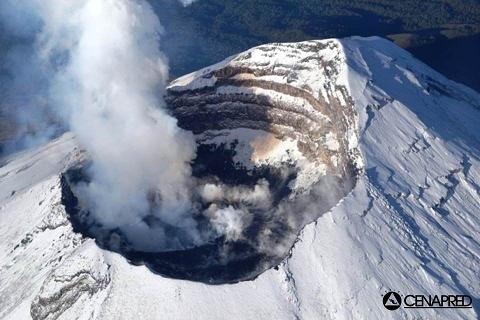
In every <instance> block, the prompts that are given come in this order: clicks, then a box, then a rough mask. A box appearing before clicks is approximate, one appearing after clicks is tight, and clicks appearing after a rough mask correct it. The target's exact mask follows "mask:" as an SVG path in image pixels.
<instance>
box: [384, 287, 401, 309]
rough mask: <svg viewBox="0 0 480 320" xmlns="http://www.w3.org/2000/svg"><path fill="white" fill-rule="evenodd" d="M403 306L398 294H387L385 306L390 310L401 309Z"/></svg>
mask: <svg viewBox="0 0 480 320" xmlns="http://www.w3.org/2000/svg"><path fill="white" fill-rule="evenodd" d="M401 304H402V300H401V297H400V295H399V294H398V293H396V292H393V291H391V292H387V293H386V294H385V295H384V296H383V305H384V307H385V308H387V309H388V310H396V309H398V308H400V305H401Z"/></svg>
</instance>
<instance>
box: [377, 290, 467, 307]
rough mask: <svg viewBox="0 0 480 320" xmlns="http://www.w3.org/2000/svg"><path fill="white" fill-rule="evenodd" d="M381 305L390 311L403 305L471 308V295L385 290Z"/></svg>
mask: <svg viewBox="0 0 480 320" xmlns="http://www.w3.org/2000/svg"><path fill="white" fill-rule="evenodd" d="M382 296H383V298H382V302H383V306H384V307H385V308H386V309H387V310H390V311H394V310H397V309H399V308H400V307H403V308H405V309H414V308H422V309H439V308H450V309H465V308H472V297H471V296H469V295H465V294H457V295H453V294H448V295H446V294H442V295H436V294H435V295H424V294H407V295H401V294H400V292H395V291H386V292H385V294H383V295H382Z"/></svg>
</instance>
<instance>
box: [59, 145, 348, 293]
mask: <svg viewBox="0 0 480 320" xmlns="http://www.w3.org/2000/svg"><path fill="white" fill-rule="evenodd" d="M235 147H236V142H235V141H234V142H232V143H230V144H229V145H227V144H219V145H214V144H206V145H199V147H198V150H197V158H196V159H195V161H194V162H193V163H192V172H193V175H194V177H195V178H196V179H198V181H200V182H201V183H205V182H209V181H212V180H216V181H217V182H218V181H219V182H221V183H223V184H225V185H231V186H239V185H242V186H253V185H255V184H256V183H257V182H258V180H259V179H265V180H267V181H268V182H269V186H270V193H271V195H272V206H271V208H268V209H258V208H250V212H251V213H252V215H253V221H252V222H251V223H250V224H249V225H248V227H247V228H245V230H243V233H242V234H243V237H242V238H240V239H238V240H235V241H232V240H228V239H226V238H225V236H218V237H216V238H214V239H213V240H212V241H210V242H208V243H206V244H204V245H201V246H197V247H193V248H189V249H184V250H177V251H164V252H144V251H141V250H138V249H136V248H135V247H134V246H132V245H131V243H130V241H129V239H128V238H127V237H126V236H125V234H124V233H123V232H122V230H120V229H119V228H116V229H108V228H105V227H104V226H102V225H100V224H99V223H98V222H96V221H95V220H94V219H93V218H92V215H91V214H90V212H89V211H88V209H87V208H81V207H79V201H78V199H77V197H76V195H75V185H76V184H78V183H79V182H84V183H88V182H89V179H90V178H89V177H88V175H87V173H86V172H87V171H88V170H86V168H87V167H88V165H85V166H83V167H76V168H72V169H70V170H68V171H66V172H65V173H64V174H63V176H62V203H63V204H64V206H65V208H66V211H67V213H68V215H69V219H70V221H71V223H72V225H73V228H74V231H75V232H79V233H81V234H83V235H84V236H86V237H89V238H93V239H95V240H96V242H97V244H98V245H99V246H100V247H101V248H103V249H106V250H110V251H114V252H118V253H120V254H122V255H123V256H124V257H125V258H126V259H127V260H128V261H129V262H130V263H132V264H135V265H142V264H144V265H146V266H147V267H148V268H149V269H150V270H151V271H152V272H155V273H158V274H160V275H162V276H167V277H171V278H177V279H186V280H192V281H200V282H204V283H209V284H222V283H235V282H239V281H243V280H249V279H253V278H255V277H256V276H258V275H259V274H260V273H262V272H263V271H265V270H267V269H269V268H272V267H274V266H276V265H278V264H279V263H280V262H281V261H282V260H283V259H284V258H285V256H286V255H288V252H289V249H290V248H291V246H292V245H293V244H294V242H295V239H296V237H297V234H298V232H299V231H300V230H301V228H302V227H303V226H304V225H305V224H306V223H309V222H311V221H313V220H314V219H315V218H317V217H318V215H319V214H318V213H315V214H313V215H310V216H309V215H306V216H304V215H302V214H301V213H302V210H307V211H308V206H309V205H310V203H312V201H315V202H316V205H315V206H316V209H317V210H318V211H316V212H325V211H327V210H328V209H329V208H330V207H331V206H333V205H334V204H335V203H336V202H337V201H338V200H339V199H337V198H338V197H343V196H344V195H346V194H347V192H348V191H349V190H351V185H350V184H345V183H343V181H342V180H341V179H340V178H332V177H327V179H330V180H329V183H330V184H333V185H335V188H337V189H338V190H336V191H335V192H337V193H338V196H336V197H333V198H332V197H330V196H328V195H325V194H322V192H321V191H320V190H321V189H322V188H318V190H317V191H316V189H315V188H312V191H311V192H310V193H308V194H306V195H304V196H302V197H303V199H301V198H302V197H297V198H295V199H296V200H295V201H292V200H289V199H288V197H289V196H290V194H291V190H290V188H289V187H288V184H289V182H290V181H292V180H294V179H295V178H296V173H297V172H296V170H295V169H294V167H293V166H291V165H285V166H284V167H259V168H257V169H255V170H253V171H248V170H247V169H246V168H243V167H241V166H238V165H236V164H235V163H234V162H233V156H234V155H235V152H236V151H235ZM332 179H334V180H332ZM298 198H300V199H298ZM199 206H203V207H206V206H207V204H206V203H201V200H199ZM279 207H284V209H285V210H284V213H283V214H279V212H278V211H279ZM285 212H288V214H293V215H296V218H295V219H293V220H294V221H295V223H294V224H293V225H292V223H291V222H290V223H287V222H286V219H284V218H285V216H284V214H285ZM145 219H146V220H147V221H146V222H147V223H155V221H154V218H151V220H152V221H148V220H150V218H149V217H146V218H145ZM197 220H198V221H197V222H198V225H199V227H200V228H204V229H208V228H211V226H209V224H208V221H206V219H205V218H202V216H198V218H197ZM290 220H292V219H290ZM265 229H268V231H269V232H268V234H269V236H268V237H264V236H262V234H264V231H265ZM165 232H166V233H167V235H168V234H169V233H170V235H171V236H174V235H175V232H176V231H175V230H174V229H171V230H168V228H167V230H165ZM260 243H261V244H262V248H263V249H261V248H260ZM265 244H266V245H267V247H268V246H271V248H272V250H271V251H270V250H265ZM276 247H281V248H282V249H280V250H278V248H276Z"/></svg>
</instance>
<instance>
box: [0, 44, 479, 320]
mask: <svg viewBox="0 0 480 320" xmlns="http://www.w3.org/2000/svg"><path fill="white" fill-rule="evenodd" d="M312 43H318V44H322V47H324V49H322V50H321V51H319V54H321V55H322V58H323V60H325V61H331V62H332V63H333V66H336V67H337V68H339V69H340V70H342V71H341V72H340V76H339V79H337V80H336V81H340V82H343V84H344V85H345V86H346V87H347V88H348V92H349V94H350V95H351V96H352V97H353V99H354V101H355V107H356V110H357V113H358V115H359V127H358V128H356V130H358V133H359V134H358V139H357V135H356V134H352V132H348V133H346V134H347V135H349V139H351V141H352V145H354V144H355V143H356V142H358V144H359V147H360V150H361V152H362V159H359V160H358V161H360V162H362V163H363V165H364V172H365V173H364V174H363V176H361V177H360V179H359V181H358V182H357V185H356V186H355V188H354V190H353V191H352V192H351V193H350V194H349V195H348V196H347V197H346V198H344V199H343V200H342V201H341V202H340V203H339V204H337V206H336V207H335V208H333V209H332V210H331V211H330V212H329V213H327V214H325V215H323V216H321V217H320V218H319V219H318V220H317V221H315V222H314V223H311V224H309V225H308V226H306V227H305V228H304V229H303V231H302V232H301V234H300V235H299V241H298V242H297V243H296V244H295V246H294V248H293V249H292V252H291V256H290V257H288V258H286V259H285V261H284V262H283V263H282V264H281V265H280V266H278V268H276V269H270V270H268V271H266V272H265V273H263V274H261V275H260V276H259V277H258V278H256V279H255V280H252V281H245V282H240V283H237V284H228V285H218V286H210V285H206V284H203V283H195V282H189V281H181V280H174V279H168V278H163V277H161V276H159V275H156V274H153V273H152V272H150V271H149V270H148V269H147V268H146V267H144V266H134V265H131V264H129V263H128V262H127V261H126V260H125V259H124V258H123V257H122V256H120V255H118V254H115V253H111V252H108V251H103V250H101V249H99V248H98V247H97V246H96V245H95V244H94V243H93V241H91V240H85V239H82V238H81V236H80V235H78V234H74V233H73V231H72V228H71V226H70V225H69V223H68V220H67V219H66V217H65V211H64V210H62V207H61V204H59V201H60V186H59V183H60V179H59V173H60V171H62V170H63V169H65V168H66V167H68V166H69V165H71V164H72V163H74V162H75V161H80V159H81V158H82V154H81V152H80V151H79V150H80V149H79V148H78V147H77V146H76V143H75V141H74V139H73V138H72V137H71V136H69V135H67V136H64V137H62V138H60V139H59V140H57V141H54V142H52V143H50V144H48V145H46V146H44V147H42V148H39V149H37V150H32V151H28V152H24V153H22V154H19V155H17V156H13V157H11V158H9V159H8V160H7V161H6V163H4V164H3V166H2V167H0V199H1V202H0V318H2V319H30V318H31V317H32V316H34V317H35V318H36V319H52V318H55V317H56V316H58V317H59V318H60V319H74V318H77V317H80V316H82V317H85V318H89V317H90V318H94V319H131V318H140V319H160V318H161V319H226V318H228V319H418V318H423V319H426V318H429V319H477V318H478V316H479V314H480V309H479V308H480V303H479V299H480V282H479V279H480V245H479V239H480V229H479V225H480V221H479V220H480V216H479V214H478V213H479V212H480V160H479V155H480V131H479V130H478V128H479V127H480V95H479V94H478V93H477V92H475V91H473V90H471V89H469V88H467V87H465V86H462V85H459V84H457V83H454V82H452V81H450V80H448V79H446V78H445V77H443V76H442V75H440V74H438V73H437V72H435V71H433V70H432V69H430V68H428V67H427V66H426V65H424V64H422V63H420V62H419V61H417V60H415V59H414V58H413V57H412V56H411V55H410V54H408V53H407V52H405V51H403V50H402V49H400V48H398V47H396V46H395V45H393V44H392V43H390V42H388V41H386V40H383V39H380V38H350V39H343V40H322V41H317V42H312V41H310V42H307V44H308V47H310V44H312ZM331 43H333V44H336V46H333V45H332V44H331ZM303 47H304V46H303V45H302V43H299V44H293V43H290V44H272V45H268V46H267V48H269V50H271V51H270V52H271V53H272V55H271V57H270V59H267V58H265V56H264V53H265V51H263V50H262V51H257V50H256V49H255V48H254V49H251V50H249V51H247V52H246V53H243V55H245V54H248V55H250V59H252V60H254V61H255V62H256V63H257V64H258V65H260V64H262V65H264V67H266V68H267V67H275V68H283V69H285V70H288V68H289V67H292V66H289V64H288V61H289V60H288V59H289V54H301V53H302V48H303ZM230 59H236V57H232V58H230ZM245 63H247V62H245ZM312 63H313V62H312ZM202 74H203V71H199V72H197V73H196V74H195V75H193V76H192V75H190V77H201V76H202ZM202 81H204V83H205V85H212V82H213V81H214V79H208V80H202ZM293 81H297V82H299V83H302V84H305V85H309V86H312V87H315V88H317V89H318V91H317V92H318V94H319V95H322V94H323V92H324V91H328V90H330V91H331V90H335V88H334V87H331V86H329V84H330V83H331V79H329V78H328V76H327V75H326V74H308V73H305V74H302V75H301V76H300V77H299V78H298V79H295V80H293ZM194 82H195V81H194ZM189 83H192V79H180V80H177V81H176V82H174V84H175V85H178V86H180V85H188V84H189ZM198 85H200V84H198V83H197V84H196V86H197V88H198ZM338 95H340V96H342V97H343V95H341V94H340V93H339V94H338ZM216 134H218V135H217V136H216V137H213V138H214V139H221V138H222V135H221V134H219V132H217V133H216ZM226 134H235V135H238V136H239V137H240V138H242V137H243V138H245V137H247V136H248V137H249V138H248V139H244V141H245V147H246V148H253V147H252V146H251V144H250V143H251V141H252V139H251V137H256V136H257V135H258V134H259V133H258V132H247V131H239V132H230V133H228V132H227V133H226ZM250 135H251V136H250ZM253 140H254V139H253ZM247 142H248V143H247ZM274 142H275V141H274ZM275 143H276V144H275V146H276V147H272V148H269V149H268V150H267V152H271V153H272V154H274V155H275V156H274V157H272V159H282V157H283V156H284V155H285V152H286V150H289V149H292V146H291V145H290V144H289V143H288V141H284V142H275ZM325 143H328V145H329V146H330V147H334V142H333V141H329V142H327V141H325ZM260 148H261V146H260ZM262 151H263V150H262ZM292 151H293V152H295V150H294V148H293V149H292ZM260 153H262V152H260ZM249 154H250V155H251V154H254V153H249ZM261 159H262V158H261V157H259V158H257V160H258V161H261ZM244 160H245V159H244ZM249 160H251V158H249ZM59 205H60V206H59ZM48 226H50V227H48ZM82 272H85V273H84V278H78V277H77V278H76V277H75V276H74V275H76V274H81V273H82ZM55 279H68V281H65V283H64V284H63V282H62V281H60V282H58V281H56V280H55ZM62 285H64V286H65V289H64V290H63V291H62V289H61V287H62ZM386 290H395V291H400V292H401V293H402V294H409V293H413V294H427V295H428V294H458V293H461V294H469V295H471V296H472V297H473V299H474V303H473V305H474V308H473V309H457V310H453V309H403V308H401V309H398V310H396V311H388V310H386V309H385V308H384V307H383V305H382V296H381V295H382V294H383V293H384V292H385V291H386ZM59 292H65V294H60V295H58V297H61V298H63V299H66V300H65V301H68V303H63V304H58V302H57V301H55V299H53V300H52V304H51V305H48V304H47V307H45V308H44V309H38V308H37V307H38V301H40V300H41V298H42V297H53V296H55V294H56V293H59ZM60 301H62V300H60ZM49 308H50V309H49ZM38 310H40V311H41V312H40V311H38ZM48 310H55V312H56V313H49V311H48ZM37 311H38V312H37ZM49 315H51V317H50V318H49ZM54 315H55V317H54Z"/></svg>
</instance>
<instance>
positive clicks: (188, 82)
mask: <svg viewBox="0 0 480 320" xmlns="http://www.w3.org/2000/svg"><path fill="white" fill-rule="evenodd" d="M332 56H333V58H332ZM343 67H344V64H342V49H341V47H340V44H339V43H338V42H337V41H333V40H332V41H328V42H319V41H310V42H302V43H291V44H271V45H264V46H260V47H257V48H253V49H251V50H249V51H246V52H244V53H241V54H239V55H237V56H235V57H232V58H229V59H227V60H225V61H224V62H221V63H219V64H217V65H214V66H212V67H208V68H205V69H203V70H200V71H198V72H195V73H193V74H190V75H187V76H184V77H182V78H179V79H177V80H175V81H173V83H172V84H171V85H170V86H169V88H168V94H167V103H168V105H169V107H170V109H171V111H172V113H173V115H174V116H175V117H176V118H177V119H178V120H179V125H180V126H181V127H182V128H184V129H187V130H191V131H193V132H194V133H196V134H201V133H202V132H205V131H208V130H224V129H235V128H250V129H256V130H264V131H267V132H270V133H273V134H274V135H275V136H276V137H277V138H279V139H285V138H287V137H288V138H292V139H295V140H296V141H297V146H298V149H299V150H300V151H301V152H302V153H303V155H304V156H306V157H307V158H308V159H309V160H310V161H312V162H314V163H322V164H324V165H326V167H327V168H328V170H327V172H328V173H330V174H335V175H340V176H344V177H345V176H350V175H351V174H352V171H354V170H355V169H357V165H356V162H357V159H358V157H359V153H358V151H357V149H356V141H355V140H356V132H355V131H356V115H355V111H354V107H353V101H352V99H351V97H350V96H349V94H348V91H347V88H346V86H345V83H342V76H343V75H342V72H343V71H344V70H342V68H343Z"/></svg>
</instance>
